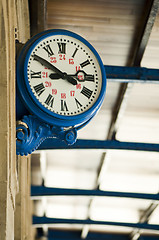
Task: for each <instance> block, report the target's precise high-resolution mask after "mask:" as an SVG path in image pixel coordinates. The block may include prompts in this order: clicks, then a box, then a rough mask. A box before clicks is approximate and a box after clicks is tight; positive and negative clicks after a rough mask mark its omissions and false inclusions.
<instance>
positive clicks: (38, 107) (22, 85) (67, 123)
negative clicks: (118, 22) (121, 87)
mask: <svg viewBox="0 0 159 240" xmlns="http://www.w3.org/2000/svg"><path fill="white" fill-rule="evenodd" d="M55 36H59V37H61V36H66V37H67V36H69V37H72V38H73V39H77V40H78V41H80V42H81V43H82V44H83V45H84V46H86V47H87V48H88V49H89V50H90V51H91V52H92V54H93V55H94V56H95V58H96V61H97V62H98V65H99V67H100V71H101V79H99V81H101V88H100V92H99V94H98V97H97V99H96V100H95V101H94V102H93V104H91V105H90V106H89V107H88V108H87V109H86V110H85V111H83V112H80V113H79V114H73V115H64V114H58V113H57V111H55V112H54V111H51V110H50V109H48V108H46V107H45V106H44V104H42V103H41V102H40V101H39V100H38V98H37V97H36V96H35V93H34V91H33V90H32V88H31V86H30V83H29V80H28V72H27V71H28V62H29V58H30V57H31V54H32V52H33V50H34V49H35V48H36V46H38V44H40V42H42V41H44V40H45V39H48V38H49V39H50V37H53V38H54V37H55ZM50 41H51V40H50ZM81 73H82V70H81ZM17 88H18V92H19V95H20V97H21V99H22V101H23V102H24V104H25V106H26V108H27V109H28V110H29V112H30V113H31V114H34V115H35V116H37V117H38V118H39V119H40V120H41V121H44V122H45V123H48V124H51V125H55V126H59V127H73V126H75V127H76V128H80V127H81V126H84V125H85V124H86V123H87V122H88V121H89V120H90V119H92V117H93V116H94V115H95V114H96V113H97V111H98V110H99V108H100V107H101V105H102V102H103V100H104V96H105V92H106V74H105V69H104V65H103V63H102V60H101V58H100V56H99V54H98V53H97V51H96V50H95V49H94V47H93V46H92V45H91V44H90V43H89V42H88V41H86V40H85V39H84V38H82V37H81V36H79V35H77V34H75V33H73V32H70V31H67V30H58V29H56V30H47V31H44V32H42V33H40V34H38V35H36V36H34V37H33V38H31V39H30V40H29V41H28V42H27V43H26V44H25V46H24V47H23V49H22V51H21V52H20V54H19V56H18V59H17ZM87 97H88V96H87ZM78 105H79V103H78Z"/></svg>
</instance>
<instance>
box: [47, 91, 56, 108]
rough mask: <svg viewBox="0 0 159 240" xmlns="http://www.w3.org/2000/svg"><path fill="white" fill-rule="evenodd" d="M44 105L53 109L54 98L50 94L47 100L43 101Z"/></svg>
mask: <svg viewBox="0 0 159 240" xmlns="http://www.w3.org/2000/svg"><path fill="white" fill-rule="evenodd" d="M45 103H46V104H47V105H48V106H50V107H53V103H54V98H53V96H52V95H51V94H49V95H48V97H47V99H46V100H45Z"/></svg>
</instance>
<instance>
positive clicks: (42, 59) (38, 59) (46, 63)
mask: <svg viewBox="0 0 159 240" xmlns="http://www.w3.org/2000/svg"><path fill="white" fill-rule="evenodd" d="M33 57H34V60H36V61H38V62H40V63H41V64H42V65H44V66H45V67H47V68H49V69H51V70H53V71H54V72H56V73H57V74H58V75H60V76H61V78H63V79H66V80H67V81H68V82H70V83H72V84H73V85H76V84H77V80H76V79H74V78H73V77H71V76H69V75H67V73H65V72H61V71H60V70H59V69H58V68H57V67H55V66H54V65H52V64H51V63H49V62H48V61H47V60H45V59H44V58H41V57H40V56H38V55H36V54H34V55H33Z"/></svg>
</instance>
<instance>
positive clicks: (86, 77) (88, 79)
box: [84, 74, 94, 82]
mask: <svg viewBox="0 0 159 240" xmlns="http://www.w3.org/2000/svg"><path fill="white" fill-rule="evenodd" d="M84 79H85V81H90V82H94V75H91V74H87V75H85V78H84Z"/></svg>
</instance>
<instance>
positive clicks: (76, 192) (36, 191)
mask: <svg viewBox="0 0 159 240" xmlns="http://www.w3.org/2000/svg"><path fill="white" fill-rule="evenodd" d="M43 196H94V197H96V196H105V197H122V198H138V199H147V200H159V194H150V193H132V192H112V191H101V190H87V189H66V188H50V187H44V186H31V197H32V198H33V199H37V198H40V197H43Z"/></svg>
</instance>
